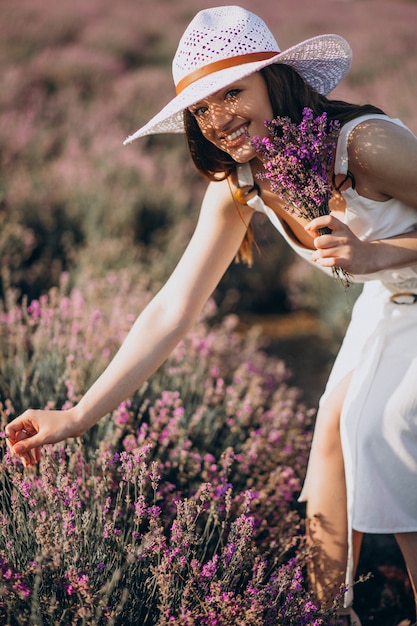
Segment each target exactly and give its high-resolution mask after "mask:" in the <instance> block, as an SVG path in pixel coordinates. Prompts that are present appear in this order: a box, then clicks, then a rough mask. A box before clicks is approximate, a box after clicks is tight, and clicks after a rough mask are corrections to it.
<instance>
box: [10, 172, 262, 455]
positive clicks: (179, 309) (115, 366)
mask: <svg viewBox="0 0 417 626" xmlns="http://www.w3.org/2000/svg"><path fill="white" fill-rule="evenodd" d="M251 213H252V210H251V209H249V208H248V207H244V206H240V212H239V210H238V209H237V207H236V205H235V203H234V202H233V201H232V199H231V194H230V190H229V186H228V183H227V181H223V182H219V183H210V185H209V186H208V189H207V192H206V195H205V197H204V200H203V204H202V208H201V213H200V217H199V220H198V223H197V226H196V229H195V232H194V234H193V236H192V238H191V240H190V242H189V245H188V246H187V248H186V250H185V252H184V254H183V256H182V258H181V260H180V261H179V263H178V265H177V267H176V268H175V270H174V271H173V273H172V275H171V277H170V278H169V279H168V281H167V282H166V284H165V285H164V287H163V288H162V289H161V290H160V291H159V293H157V294H156V296H155V297H154V298H153V299H152V300H151V302H150V303H149V304H148V305H147V306H146V308H145V309H144V310H143V312H142V313H141V314H140V315H139V317H138V318H137V320H136V321H135V323H134V325H133V326H132V328H131V330H130V332H129V334H128V335H127V337H126V339H125V340H124V342H123V344H122V345H121V347H120V349H119V351H118V352H117V354H116V355H115V356H114V358H113V359H112V361H111V362H110V364H109V365H108V366H107V368H106V369H105V370H104V372H103V373H102V374H101V376H100V377H99V378H98V379H97V380H96V382H95V383H94V384H93V385H92V386H91V387H90V389H89V390H88V391H87V392H86V393H85V395H84V396H83V397H82V398H81V400H80V402H79V403H78V404H77V405H76V406H74V407H73V408H71V409H68V410H66V411H44V410H35V409H28V410H27V411H25V412H24V413H23V414H22V415H20V416H19V417H17V418H15V419H14V420H13V421H12V422H11V423H10V424H9V425H8V426H7V428H6V432H7V436H8V442H9V446H10V447H11V449H12V451H13V452H14V453H15V454H18V455H20V456H21V457H22V459H23V461H24V462H25V463H26V464H28V465H30V464H33V463H34V462H36V461H38V460H39V453H40V447H41V446H42V445H44V444H47V443H56V442H58V441H61V440H63V439H66V438H68V437H77V436H79V435H81V434H82V433H84V432H85V431H86V430H88V428H90V427H91V426H92V425H93V424H95V423H96V422H98V421H99V420H100V419H101V418H102V417H103V416H104V415H106V414H107V413H109V412H110V411H112V410H113V409H114V408H116V407H117V406H118V405H119V404H120V402H122V401H123V400H124V399H126V398H127V397H128V396H129V395H131V394H132V393H133V392H134V391H135V390H136V389H138V388H139V387H140V386H141V385H142V384H143V382H145V381H146V380H147V379H148V378H149V376H151V374H153V373H154V372H155V370H156V369H157V368H158V367H159V366H160V365H161V364H162V363H163V362H164V360H165V359H166V358H167V357H168V355H169V354H170V353H171V352H172V350H173V349H174V347H175V346H176V345H177V343H178V342H179V341H180V340H181V339H182V338H183V337H184V335H185V334H186V333H187V332H188V330H189V329H190V328H191V326H192V325H193V324H194V322H195V321H196V319H197V317H198V315H199V314H200V312H201V310H202V308H203V306H204V304H205V303H206V301H207V299H208V298H209V297H210V295H211V294H212V292H213V291H214V289H215V287H216V286H217V284H218V282H219V281H220V279H221V277H222V275H223V274H224V272H225V271H226V269H227V267H228V266H229V265H230V263H231V262H232V260H233V258H234V256H235V255H236V253H237V250H238V248H239V246H240V243H241V241H242V239H243V237H244V234H245V232H246V228H247V225H248V223H249V221H250V218H251Z"/></svg>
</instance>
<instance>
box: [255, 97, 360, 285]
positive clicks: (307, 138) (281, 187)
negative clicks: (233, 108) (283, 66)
mask: <svg viewBox="0 0 417 626" xmlns="http://www.w3.org/2000/svg"><path fill="white" fill-rule="evenodd" d="M265 126H266V127H267V129H268V130H269V133H270V136H269V137H265V138H262V139H260V138H259V137H254V138H253V140H252V143H253V145H254V146H255V149H256V150H257V152H259V154H260V155H261V158H262V161H263V165H264V169H265V172H262V173H260V174H258V175H257V176H258V178H260V179H266V180H269V183H270V187H271V191H273V192H274V193H276V194H277V195H278V196H279V197H280V198H281V199H282V200H283V201H284V208H285V209H286V210H287V211H289V212H291V213H295V214H297V215H298V216H300V217H303V218H305V219H308V220H312V219H314V218H315V217H319V216H320V215H328V213H329V198H330V196H331V192H332V183H331V176H330V172H331V167H332V162H333V157H334V151H335V148H336V144H337V135H338V131H339V128H340V123H339V122H338V121H337V120H330V121H329V120H328V118H327V114H326V112H324V113H322V115H319V116H318V117H316V118H314V116H313V111H312V109H310V108H308V107H305V108H304V109H303V117H302V119H301V122H300V123H299V124H296V123H294V122H292V121H291V119H290V118H289V117H280V116H278V117H276V118H275V119H273V120H271V121H266V122H265ZM322 230H323V232H321V231H320V233H321V234H326V233H329V232H330V231H329V229H322ZM333 273H334V274H335V275H336V277H338V278H339V279H340V280H341V282H342V283H343V285H344V286H347V285H348V284H349V275H348V274H347V273H346V272H345V271H344V270H341V269H340V268H333Z"/></svg>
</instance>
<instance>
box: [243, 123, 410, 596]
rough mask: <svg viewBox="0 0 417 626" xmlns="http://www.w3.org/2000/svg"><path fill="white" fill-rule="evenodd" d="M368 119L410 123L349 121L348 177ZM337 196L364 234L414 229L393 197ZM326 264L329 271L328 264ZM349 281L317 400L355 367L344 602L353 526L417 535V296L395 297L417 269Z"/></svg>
mask: <svg viewBox="0 0 417 626" xmlns="http://www.w3.org/2000/svg"><path fill="white" fill-rule="evenodd" d="M368 119H384V120H388V121H390V122H392V123H393V124H399V125H401V126H403V127H404V125H403V124H402V122H400V121H399V120H397V119H392V118H389V117H386V116H381V115H366V116H362V117H359V118H357V119H355V120H352V121H351V122H349V123H347V124H345V125H344V126H343V127H342V129H341V131H340V135H339V139H338V144H337V150H336V160H335V173H336V174H347V171H348V155H347V143H348V138H349V134H350V133H351V131H352V130H353V128H355V126H357V125H358V124H360V123H363V122H366V120H368ZM238 170H239V171H238V179H239V184H240V185H242V186H243V185H247V184H252V183H251V180H252V181H253V177H252V173H251V171H250V167H249V166H248V165H244V166H239V168H238ZM416 175H417V172H416ZM341 193H342V195H343V197H344V199H345V200H346V211H345V217H344V221H345V223H346V224H347V225H349V227H350V229H351V230H352V231H353V232H354V233H355V234H356V235H357V236H358V237H359V238H360V239H362V240H365V241H366V240H376V239H385V238H388V237H393V236H395V235H399V234H402V233H405V232H409V231H413V230H416V229H417V210H416V209H414V208H412V207H409V206H406V205H404V204H403V203H402V202H400V201H398V200H396V199H390V200H386V201H384V202H377V201H375V200H370V199H369V198H365V197H363V196H360V195H359V194H358V193H357V192H356V191H355V190H354V189H352V188H349V189H347V190H345V191H342V192H341ZM248 204H250V206H252V207H253V208H254V209H256V210H258V211H262V212H263V213H265V214H266V215H267V216H268V217H269V219H270V221H271V222H272V223H273V224H274V226H275V227H276V228H277V229H278V230H279V232H280V233H281V235H282V236H283V237H284V238H285V239H286V240H287V241H288V243H289V244H290V246H291V247H292V248H293V249H294V250H295V251H296V252H297V253H298V254H300V255H301V256H302V257H303V258H305V259H306V260H307V261H309V260H310V255H311V251H310V250H307V249H306V248H304V247H302V246H300V245H297V243H296V242H295V241H294V240H293V239H291V237H290V236H289V235H288V234H287V232H286V230H285V229H284V228H283V226H282V224H281V222H280V220H279V218H278V217H277V216H276V214H275V213H274V212H273V211H272V209H270V208H269V207H267V206H265V204H264V203H263V201H262V198H260V197H259V196H256V197H254V198H252V199H251V200H250V201H249V202H248ZM310 262H311V261H310ZM315 266H316V267H317V265H315ZM320 269H323V271H326V272H328V268H320ZM330 272H331V270H330ZM353 281H354V282H364V288H363V291H362V293H361V295H360V296H359V298H358V299H357V301H356V302H355V305H354V307H353V311H352V318H351V322H350V324H349V327H348V329H347V332H346V335H345V338H344V341H343V343H342V346H341V348H340V351H339V353H338V356H337V358H336V360H335V363H334V366H333V369H332V371H331V374H330V377H329V380H328V383H327V386H326V389H325V391H324V394H323V396H322V398H321V402H323V400H324V399H325V398H326V397H327V395H328V394H329V393H330V392H331V391H332V389H333V388H334V386H335V385H336V384H337V383H338V382H339V381H341V380H342V379H343V378H344V377H345V376H346V375H347V374H348V373H349V372H352V371H353V377H352V381H351V384H350V387H349V390H348V393H347V397H346V400H345V402H344V406H343V411H342V415H341V440H342V448H343V456H344V463H345V474H346V487H347V507H348V527H349V547H350V549H349V557H348V566H347V583H348V585H349V589H348V593H347V597H346V598H345V604H346V605H349V604H350V603H351V600H352V592H351V583H352V547H351V535H352V532H351V531H352V529H355V530H358V531H362V532H367V533H397V532H416V531H417V302H415V303H414V304H395V303H394V302H392V301H391V300H390V297H391V296H392V295H393V294H395V293H399V292H412V293H415V294H417V265H415V266H413V267H406V268H402V269H398V270H384V271H381V272H377V273H375V274H368V275H363V276H358V275H355V276H354V277H353ZM416 299H417V298H416ZM307 477H308V471H307ZM307 485H308V480H307V479H306V482H305V486H304V489H303V492H302V494H301V496H300V500H306V499H308V488H307Z"/></svg>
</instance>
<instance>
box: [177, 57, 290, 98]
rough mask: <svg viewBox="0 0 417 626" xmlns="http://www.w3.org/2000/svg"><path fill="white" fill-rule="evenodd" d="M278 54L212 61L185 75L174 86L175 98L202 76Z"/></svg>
mask: <svg viewBox="0 0 417 626" xmlns="http://www.w3.org/2000/svg"><path fill="white" fill-rule="evenodd" d="M277 54H279V52H251V53H249V54H239V55H238V56H235V57H229V58H227V59H222V60H221V61H214V63H208V64H207V65H203V67H199V68H198V69H197V70H194V72H191V73H190V74H187V76H184V78H182V79H181V80H180V81H179V83H178V85H177V86H176V93H177V96H179V94H180V93H181V92H182V91H184V89H185V88H186V87H188V86H189V85H191V84H192V83H195V81H196V80H199V79H200V78H203V77H204V76H208V75H209V74H213V72H219V71H220V70H226V69H228V68H229V67H235V66H237V65H243V64H244V63H256V61H264V60H266V59H271V58H272V57H274V56H276V55H277Z"/></svg>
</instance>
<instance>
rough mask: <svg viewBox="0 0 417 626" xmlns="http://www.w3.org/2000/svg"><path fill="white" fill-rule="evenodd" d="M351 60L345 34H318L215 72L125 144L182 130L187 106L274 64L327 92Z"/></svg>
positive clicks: (190, 88)
mask: <svg viewBox="0 0 417 626" xmlns="http://www.w3.org/2000/svg"><path fill="white" fill-rule="evenodd" d="M351 60H352V51H351V48H350V46H349V44H348V42H347V41H346V40H345V39H343V37H340V36H339V35H319V36H317V37H312V38H311V39H307V40H306V41H303V42H302V43H299V44H297V45H295V46H292V47H291V48H288V49H287V50H284V51H282V52H279V53H277V54H276V55H275V56H273V57H271V58H269V59H266V60H263V61H256V62H255V63H243V64H241V65H237V66H235V67H230V68H227V69H223V70H219V71H217V72H213V73H211V74H208V75H207V76H204V77H202V78H199V79H198V80H197V81H195V82H194V83H191V84H190V85H188V87H186V88H185V89H184V91H182V92H181V93H180V94H179V95H177V96H176V97H175V98H173V99H172V100H171V101H170V102H168V104H167V105H166V106H164V108H163V109H162V110H161V111H160V112H159V113H158V114H157V115H155V116H154V117H153V118H152V119H151V120H150V121H149V122H148V123H147V124H145V125H144V126H142V127H141V128H139V130H137V131H136V132H135V133H133V135H130V136H129V137H127V138H126V139H125V141H124V142H123V143H124V145H126V144H128V143H131V142H132V141H134V140H135V139H138V138H139V137H144V136H146V135H152V134H157V133H183V132H184V122H183V111H184V110H185V109H187V108H188V107H190V106H192V105H193V104H196V103H197V102H199V101H200V100H203V99H204V98H207V97H208V96H211V95H212V94H214V93H216V92H217V91H219V90H220V89H223V88H224V87H227V85H230V84H231V83H233V82H236V81H238V80H241V79H242V78H245V77H246V76H249V75H250V74H253V73H254V72H258V71H259V70H261V69H262V68H264V67H267V66H268V65H272V64H273V63H283V64H285V65H290V66H291V67H293V68H294V69H295V70H296V71H297V72H298V73H299V74H300V75H301V76H302V77H303V78H304V80H305V81H306V82H307V83H308V84H309V85H310V86H311V87H313V88H314V89H315V90H316V91H318V92H319V93H320V94H322V95H327V94H328V93H330V91H332V90H333V89H334V88H335V87H336V85H337V84H338V83H339V82H340V81H341V80H342V78H343V77H344V76H345V74H346V73H347V72H348V70H349V68H350V65H351Z"/></svg>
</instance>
